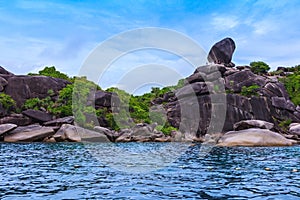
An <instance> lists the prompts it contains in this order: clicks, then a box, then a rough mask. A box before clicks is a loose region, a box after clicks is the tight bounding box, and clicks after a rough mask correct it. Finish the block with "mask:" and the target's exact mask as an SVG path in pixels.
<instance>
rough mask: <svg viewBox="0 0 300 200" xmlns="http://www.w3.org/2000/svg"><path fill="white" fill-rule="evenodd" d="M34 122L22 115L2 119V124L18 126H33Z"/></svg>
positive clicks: (0, 121)
mask: <svg viewBox="0 0 300 200" xmlns="http://www.w3.org/2000/svg"><path fill="white" fill-rule="evenodd" d="M31 122H32V120H31V119H30V118H28V117H26V116H24V115H22V114H12V115H10V116H7V117H3V118H1V119H0V124H9V123H11V124H16V125H18V126H27V125H29V124H31Z"/></svg>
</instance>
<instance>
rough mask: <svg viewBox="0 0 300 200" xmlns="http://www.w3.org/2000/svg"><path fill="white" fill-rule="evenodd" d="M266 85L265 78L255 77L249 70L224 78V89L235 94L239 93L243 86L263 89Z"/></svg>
mask: <svg viewBox="0 0 300 200" xmlns="http://www.w3.org/2000/svg"><path fill="white" fill-rule="evenodd" d="M266 83H267V79H266V78H265V77H262V76H258V75H255V74H254V73H253V72H251V71H250V70H244V71H240V72H237V73H233V74H231V75H229V76H226V77H225V88H226V89H228V90H231V91H233V92H236V93H239V92H241V90H242V87H243V86H246V87H249V86H252V85H258V86H260V87H263V86H264V85H265V84H266Z"/></svg>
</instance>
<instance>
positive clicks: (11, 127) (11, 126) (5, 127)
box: [0, 124, 18, 137]
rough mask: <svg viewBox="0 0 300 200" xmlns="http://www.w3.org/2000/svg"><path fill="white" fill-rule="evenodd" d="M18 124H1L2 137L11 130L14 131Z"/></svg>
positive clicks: (0, 132) (0, 133)
mask: <svg viewBox="0 0 300 200" xmlns="http://www.w3.org/2000/svg"><path fill="white" fill-rule="evenodd" d="M17 127H18V126H17V125H15V124H1V125H0V137H1V136H2V135H3V134H5V133H7V132H9V131H12V130H14V129H15V128H17Z"/></svg>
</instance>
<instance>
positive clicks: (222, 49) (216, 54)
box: [207, 38, 235, 66]
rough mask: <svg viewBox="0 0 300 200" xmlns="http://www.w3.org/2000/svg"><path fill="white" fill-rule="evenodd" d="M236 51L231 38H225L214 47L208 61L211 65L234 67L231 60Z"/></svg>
mask: <svg viewBox="0 0 300 200" xmlns="http://www.w3.org/2000/svg"><path fill="white" fill-rule="evenodd" d="M234 50H235V43H234V41H233V40H232V39H231V38H225V39H223V40H221V41H220V42H217V43H216V44H214V45H213V46H212V48H211V50H210V51H209V54H208V57H207V59H208V61H209V62H210V63H215V64H225V65H230V66H233V65H232V63H231V59H232V55H233V52H234Z"/></svg>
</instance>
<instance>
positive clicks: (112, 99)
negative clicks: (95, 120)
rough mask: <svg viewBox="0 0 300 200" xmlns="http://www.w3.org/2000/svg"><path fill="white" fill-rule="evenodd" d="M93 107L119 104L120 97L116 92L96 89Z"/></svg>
mask: <svg viewBox="0 0 300 200" xmlns="http://www.w3.org/2000/svg"><path fill="white" fill-rule="evenodd" d="M93 98H94V100H95V107H96V108H98V107H117V106H119V105H120V99H119V97H118V96H117V94H115V93H112V92H105V91H100V90H98V91H96V92H95V96H94V97H93Z"/></svg>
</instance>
